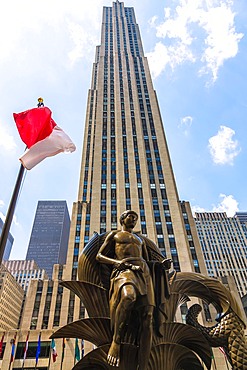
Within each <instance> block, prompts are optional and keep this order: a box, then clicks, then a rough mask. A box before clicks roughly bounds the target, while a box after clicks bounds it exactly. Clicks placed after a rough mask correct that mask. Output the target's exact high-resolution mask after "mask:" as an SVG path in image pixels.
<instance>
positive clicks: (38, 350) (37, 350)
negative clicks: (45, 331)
mask: <svg viewBox="0 0 247 370" xmlns="http://www.w3.org/2000/svg"><path fill="white" fill-rule="evenodd" d="M40 351H41V333H39V338H38V345H37V349H36V356H35V357H36V365H37V363H38V361H39V355H40Z"/></svg>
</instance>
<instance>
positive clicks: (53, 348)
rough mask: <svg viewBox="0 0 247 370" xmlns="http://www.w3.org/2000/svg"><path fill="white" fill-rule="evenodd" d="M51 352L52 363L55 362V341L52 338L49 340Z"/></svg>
mask: <svg viewBox="0 0 247 370" xmlns="http://www.w3.org/2000/svg"><path fill="white" fill-rule="evenodd" d="M51 351H52V360H53V362H56V361H57V350H56V345H55V340H54V339H53V338H52V340H51Z"/></svg>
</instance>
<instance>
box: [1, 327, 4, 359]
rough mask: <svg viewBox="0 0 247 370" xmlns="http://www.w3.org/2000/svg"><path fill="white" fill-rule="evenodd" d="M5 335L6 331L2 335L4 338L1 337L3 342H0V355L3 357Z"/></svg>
mask: <svg viewBox="0 0 247 370" xmlns="http://www.w3.org/2000/svg"><path fill="white" fill-rule="evenodd" d="M4 335H5V333H4V334H3V335H2V339H1V342H0V357H2V353H3V340H4Z"/></svg>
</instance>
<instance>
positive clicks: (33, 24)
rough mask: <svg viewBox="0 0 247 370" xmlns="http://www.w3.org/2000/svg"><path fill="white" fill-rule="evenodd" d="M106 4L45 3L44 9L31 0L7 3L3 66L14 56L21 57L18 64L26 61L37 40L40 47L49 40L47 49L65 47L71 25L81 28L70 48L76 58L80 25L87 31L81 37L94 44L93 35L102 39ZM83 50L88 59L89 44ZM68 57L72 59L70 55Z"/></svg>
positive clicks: (1, 18)
mask: <svg viewBox="0 0 247 370" xmlns="http://www.w3.org/2000/svg"><path fill="white" fill-rule="evenodd" d="M103 5H104V1H103V0H91V1H89V2H81V1H80V0H71V2H68V1H66V0H53V1H49V0H43V2H42V5H41V6H40V5H39V4H37V3H35V2H33V1H31V0H25V1H22V2H20V1H18V0H10V1H9V2H7V3H6V4H4V8H3V6H2V9H1V12H0V45H1V63H5V62H7V61H8V60H9V59H11V57H12V55H15V56H17V55H18V60H17V61H20V59H22V58H26V53H27V51H28V50H29V48H30V42H31V43H35V38H36V42H38V43H39V44H40V42H43V41H44V40H45V42H46V46H47V47H49V45H50V44H51V43H52V42H54V43H56V44H54V48H53V49H55V47H56V46H59V45H60V46H61V45H62V47H63V48H64V47H65V44H66V42H68V39H67V36H68V35H70V32H71V24H73V25H74V29H75V28H76V25H78V27H77V31H75V30H73V32H72V33H73V37H72V39H71V45H70V48H71V46H72V50H73V49H74V47H75V51H74V53H73V52H72V57H73V58H74V59H75V57H76V56H77V54H78V50H79V49H80V45H79V42H78V37H76V36H75V33H76V32H77V33H78V28H79V25H82V24H83V27H84V28H83V31H82V30H79V31H80V35H82V34H84V35H85V36H84V39H85V38H86V39H87V40H89V41H90V38H92V35H93V34H96V36H97V37H98V36H99V30H100V19H101V15H102V12H101V10H102V6H103ZM47 31H48V34H47V33H46V32H47ZM90 35H91V36H90ZM94 46H95V42H94ZM83 47H84V51H85V54H84V55H85V56H87V55H88V45H86V43H85V42H84V44H83ZM65 50H66V49H65ZM79 54H80V53H79ZM68 58H71V54H69V52H68Z"/></svg>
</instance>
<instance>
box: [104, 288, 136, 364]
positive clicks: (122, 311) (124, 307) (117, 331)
mask: <svg viewBox="0 0 247 370" xmlns="http://www.w3.org/2000/svg"><path fill="white" fill-rule="evenodd" d="M135 301H136V291H135V288H134V287H133V285H124V286H123V287H122V289H121V297H120V300H119V304H118V306H117V309H116V313H115V323H114V333H113V340H112V344H111V347H110V349H109V352H108V356H107V361H108V363H109V364H110V365H112V366H119V364H120V343H121V335H122V331H123V327H124V325H125V323H126V320H127V318H128V317H129V311H130V310H131V308H132V306H133V303H134V302H135Z"/></svg>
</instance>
